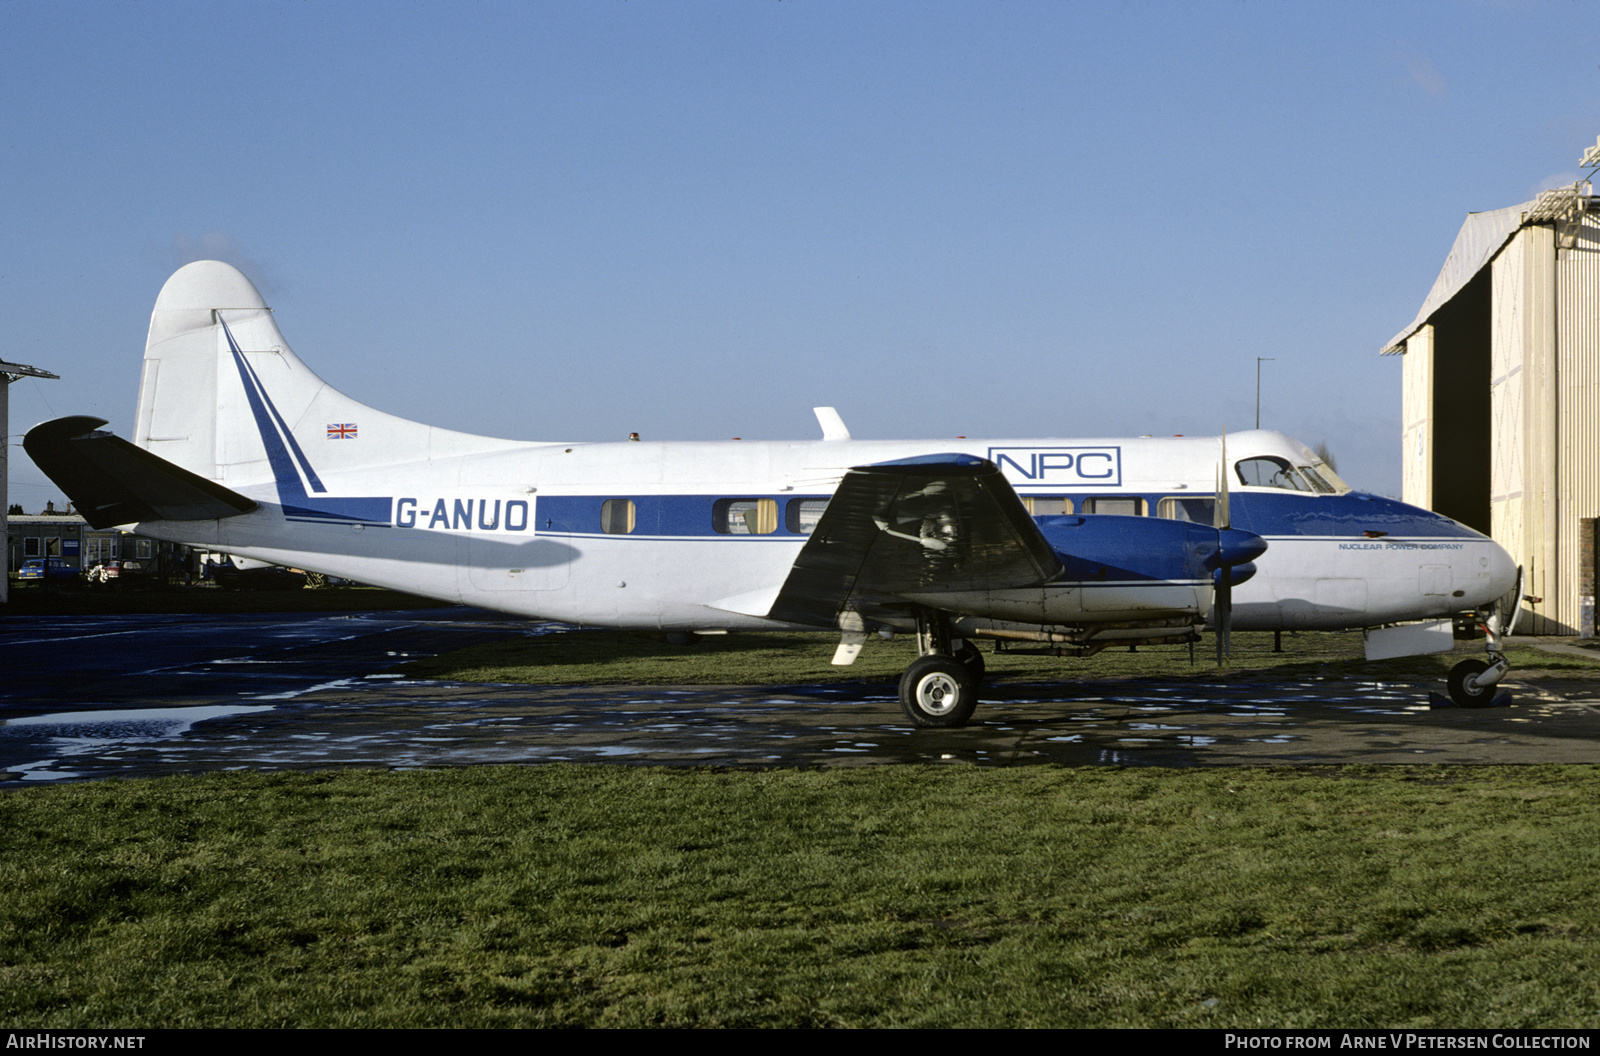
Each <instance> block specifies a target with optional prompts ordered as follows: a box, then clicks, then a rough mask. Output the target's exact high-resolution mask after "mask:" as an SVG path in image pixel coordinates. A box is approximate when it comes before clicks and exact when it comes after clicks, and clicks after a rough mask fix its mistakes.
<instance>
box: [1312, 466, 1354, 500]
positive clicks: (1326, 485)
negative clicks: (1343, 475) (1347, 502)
mask: <svg viewBox="0 0 1600 1056" xmlns="http://www.w3.org/2000/svg"><path fill="white" fill-rule="evenodd" d="M1305 472H1306V476H1308V477H1311V479H1312V483H1314V484H1317V485H1319V486H1318V488H1317V490H1318V491H1322V490H1324V489H1326V490H1327V493H1328V494H1330V495H1343V494H1344V493H1345V492H1347V491H1349V490H1350V485H1348V484H1346V483H1345V482H1344V481H1342V480H1340V479H1339V474H1337V473H1335V472H1334V471H1333V467H1332V466H1330V465H1328V464H1327V463H1326V462H1317V463H1314V464H1312V465H1309V466H1306V467H1305Z"/></svg>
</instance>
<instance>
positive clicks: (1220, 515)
mask: <svg viewBox="0 0 1600 1056" xmlns="http://www.w3.org/2000/svg"><path fill="white" fill-rule="evenodd" d="M1211 524H1212V527H1214V528H1216V530H1217V565H1218V567H1217V570H1216V571H1215V572H1213V573H1212V576H1213V577H1214V580H1215V583H1216V590H1215V593H1214V594H1213V597H1212V602H1211V610H1212V619H1213V620H1214V621H1215V623H1216V627H1215V628H1214V629H1213V631H1212V633H1213V634H1215V635H1216V639H1217V666H1218V667H1221V666H1222V665H1223V663H1224V661H1225V660H1226V659H1227V657H1228V654H1229V652H1230V648H1229V647H1230V645H1231V643H1230V642H1229V640H1228V635H1229V632H1230V631H1231V629H1232V625H1233V569H1231V568H1229V567H1228V566H1227V565H1225V564H1223V563H1222V556H1223V536H1222V533H1223V532H1226V531H1228V530H1230V529H1231V528H1232V527H1233V519H1232V517H1231V515H1230V514H1229V512H1228V429H1227V426H1223V429H1222V460H1221V461H1220V462H1218V463H1217V497H1216V500H1215V502H1214V503H1213V505H1212V515H1211Z"/></svg>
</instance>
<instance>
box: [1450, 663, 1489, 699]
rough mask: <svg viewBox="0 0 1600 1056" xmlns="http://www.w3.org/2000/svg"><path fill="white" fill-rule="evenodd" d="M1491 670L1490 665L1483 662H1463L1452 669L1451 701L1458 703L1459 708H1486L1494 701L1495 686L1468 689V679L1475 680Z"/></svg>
mask: <svg viewBox="0 0 1600 1056" xmlns="http://www.w3.org/2000/svg"><path fill="white" fill-rule="evenodd" d="M1487 670H1489V665H1488V664H1487V663H1485V662H1484V661H1482V660H1463V661H1461V662H1460V663H1459V664H1457V665H1456V666H1455V667H1452V668H1451V669H1450V699H1451V700H1453V701H1455V702H1456V706H1457V707H1462V708H1485V707H1488V706H1489V702H1490V701H1491V700H1493V699H1494V687H1493V686H1479V687H1476V688H1473V689H1468V688H1467V679H1469V678H1475V677H1477V676H1478V675H1481V674H1483V673H1484V672H1485V671H1487Z"/></svg>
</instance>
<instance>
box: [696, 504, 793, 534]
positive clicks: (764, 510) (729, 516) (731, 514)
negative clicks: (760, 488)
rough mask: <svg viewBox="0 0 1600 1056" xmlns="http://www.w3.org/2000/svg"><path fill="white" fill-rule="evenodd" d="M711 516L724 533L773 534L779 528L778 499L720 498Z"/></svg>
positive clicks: (718, 529)
mask: <svg viewBox="0 0 1600 1056" xmlns="http://www.w3.org/2000/svg"><path fill="white" fill-rule="evenodd" d="M711 517H712V521H711V526H712V527H713V528H715V529H716V530H717V531H718V532H720V533H721V534H723V535H771V534H772V533H773V532H775V531H777V530H778V500H777V499H718V500H717V502H716V505H714V506H713V507H712V510H711Z"/></svg>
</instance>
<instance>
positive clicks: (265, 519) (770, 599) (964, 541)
mask: <svg viewBox="0 0 1600 1056" xmlns="http://www.w3.org/2000/svg"><path fill="white" fill-rule="evenodd" d="M817 417H818V420H819V422H820V424H821V426H822V433H823V436H822V439H820V440H813V441H805V442H773V443H767V442H761V443H756V442H744V441H738V442H735V441H727V442H719V443H647V442H631V441H624V442H619V443H535V442H526V441H514V440H498V439H491V438H488V437H481V436H473V435H469V434H466V433H459V432H452V431H450V430H446V429H438V428H434V427H432V426H428V425H423V424H421V423H418V422H412V421H408V420H405V419H402V418H397V417H395V416H393V415H389V414H384V413H383V412H381V411H377V410H374V409H372V408H370V407H366V406H364V405H362V404H360V403H357V402H356V401H355V400H352V399H351V398H349V397H348V396H345V395H344V394H342V393H340V392H337V391H335V390H334V389H333V388H331V387H330V386H328V385H327V384H326V383H324V382H323V381H322V379H320V378H318V377H317V375H316V374H314V373H312V371H311V370H310V369H308V368H307V367H306V366H305V364H303V363H302V362H301V361H300V359H299V358H298V357H297V356H296V355H295V354H294V353H293V352H292V351H290V349H289V346H288V344H287V343H286V342H285V341H284V339H283V336H282V334H280V333H279V331H278V327H277V324H276V323H275V322H274V319H273V316H272V312H271V310H270V309H269V308H268V307H267V305H266V303H265V302H264V301H263V300H262V298H261V295H260V293H258V292H257V290H256V288H255V286H253V285H252V284H251V282H250V281H249V280H248V279H247V278H245V276H244V275H243V274H241V273H240V272H239V271H238V270H237V269H235V268H233V267H231V266H229V265H227V264H222V263H218V262H216V261H199V262H197V263H193V264H189V265H187V266H186V267H184V268H182V269H180V270H179V271H178V272H177V273H176V274H174V275H173V276H172V277H171V278H170V279H169V280H168V281H167V283H166V285H165V286H164V287H163V288H162V290H161V293H160V295H159V297H158V298H157V299H156V305H155V310H154V312H153V313H152V315H151V321H150V333H149V340H148V343H147V345H146V349H145V360H144V373H143V377H142V379H141V384H140V392H139V405H138V415H137V419H136V424H135V426H134V437H133V440H132V442H131V443H130V442H129V441H127V440H123V439H121V438H118V437H116V436H113V435H111V434H110V433H107V432H103V431H101V430H100V426H103V425H104V424H105V422H104V421H103V420H101V419H97V418H85V417H71V418H60V419H56V420H54V421H50V422H46V423H44V424H42V425H39V426H36V427H35V428H34V429H33V430H31V431H30V432H29V433H28V435H27V437H26V439H25V441H24V446H25V448H26V450H27V451H28V453H29V455H31V456H32V458H33V459H34V461H35V462H36V463H38V465H39V466H40V468H41V469H43V470H44V471H45V472H46V473H47V474H49V476H50V477H51V478H52V479H53V480H54V481H55V482H56V483H57V484H58V485H59V486H60V487H61V488H62V489H63V490H64V491H65V492H66V494H67V495H68V496H69V497H70V498H71V499H72V501H73V503H74V505H75V506H76V507H77V509H78V510H79V511H80V512H81V513H82V514H83V515H84V517H85V518H86V519H87V520H88V522H89V523H90V524H91V525H93V526H95V527H97V528H99V527H110V526H112V525H132V526H133V530H136V531H137V532H139V533H140V534H142V535H146V536H151V537H153V538H157V539H165V540H170V541H172V542H176V543H183V544H187V545H190V546H195V547H204V548H207V549H211V550H218V551H227V552H229V553H232V554H237V555H241V556H244V557H248V558H255V559H259V560H264V561H269V562H272V563H275V564H280V565H287V566H292V567H295V568H303V569H307V570H312V571H317V572H323V573H326V574H329V575H334V576H342V577H345V578H349V579H353V580H358V581H360V582H364V583H371V584H375V585H380V586H386V587H392V588H395V589H398V590H404V591H409V592H411V593H414V594H420V595H423V596H426V597H432V598H438V599H442V600H447V601H451V602H457V603H464V604H468V605H477V606H481V607H484V608H488V609H495V610H499V611H502V612H508V613H515V614H518V615H522V616H529V617H540V618H545V619H552V620H560V621H565V622H568V623H572V624H577V625H581V626H602V627H617V628H631V629H637V630H649V631H654V632H667V633H675V634H694V633H701V634H705V633H719V632H728V631H735V630H738V631H748V630H762V629H794V628H810V629H817V628H827V629H830V630H833V631H836V632H838V633H839V634H840V636H841V639H840V645H839V649H838V652H837V653H836V654H835V658H834V662H835V663H849V662H851V661H852V660H854V659H855V657H856V655H857V654H858V653H859V652H860V650H861V648H862V646H863V644H864V643H865V642H866V641H867V640H868V638H869V637H870V635H871V634H873V633H875V632H876V633H880V634H885V635H888V634H892V633H893V632H896V631H903V632H914V633H915V634H916V636H917V643H918V653H919V657H918V659H917V660H916V661H915V662H913V663H912V664H911V666H910V667H909V668H908V669H907V671H906V672H905V675H904V677H903V678H902V680H901V686H900V698H901V704H902V707H903V708H904V710H905V713H906V715H907V716H908V717H909V718H910V719H911V721H912V722H914V723H916V724H918V725H924V726H959V725H962V724H964V723H965V722H966V721H967V720H968V719H969V718H970V717H971V715H972V712H973V708H974V707H975V705H976V703H977V699H978V693H979V688H980V685H981V681H982V676H983V656H982V653H981V652H979V651H978V649H977V648H976V646H975V644H974V642H975V641H977V640H980V639H990V640H993V641H994V642H995V648H997V649H1005V650H1014V651H1034V652H1048V653H1054V654H1057V655H1077V656H1087V655H1092V654H1093V653H1095V652H1097V651H1099V650H1100V649H1103V648H1106V647H1107V646H1112V645H1132V644H1156V643H1179V642H1193V641H1195V640H1197V638H1198V635H1199V632H1200V630H1201V629H1202V628H1203V627H1205V626H1207V624H1208V623H1209V625H1210V626H1211V627H1212V629H1213V630H1215V631H1217V632H1218V634H1219V641H1220V640H1221V639H1224V638H1225V637H1226V634H1227V632H1228V629H1229V627H1230V625H1231V626H1232V627H1233V628H1237V629H1246V630H1289V629H1342V628H1358V627H1359V628H1378V627H1384V626H1386V625H1393V624H1400V623H1404V622H1406V621H1417V620H1441V619H1448V618H1450V617H1453V616H1459V615H1461V614H1467V613H1471V614H1476V615H1477V616H1478V617H1479V618H1480V620H1481V621H1482V622H1483V623H1484V624H1486V625H1488V629H1489V631H1490V634H1489V660H1490V662H1488V663H1484V662H1480V661H1466V662H1464V663H1463V664H1462V665H1458V668H1457V670H1456V672H1454V673H1453V674H1452V677H1451V680H1450V682H1451V689H1452V693H1453V694H1454V695H1455V696H1456V697H1457V699H1458V701H1460V702H1462V703H1476V702H1481V701H1486V700H1487V698H1488V696H1490V695H1491V694H1492V690H1493V687H1494V685H1495V683H1496V682H1497V681H1498V680H1499V679H1500V678H1501V677H1502V676H1503V675H1504V674H1505V670H1506V664H1505V660H1504V657H1503V655H1502V654H1501V653H1500V651H1499V649H1498V645H1497V643H1498V639H1499V634H1500V633H1501V632H1502V630H1504V629H1503V628H1501V627H1500V626H1499V623H1500V622H1501V621H1500V620H1499V619H1498V616H1497V613H1496V602H1497V599H1501V598H1502V597H1503V596H1506V595H1508V594H1511V593H1512V592H1513V591H1515V590H1517V589H1518V582H1519V576H1518V572H1517V569H1516V568H1515V567H1514V565H1513V563H1512V561H1511V558H1510V557H1509V555H1507V553H1506V552H1505V551H1504V550H1503V549H1501V548H1500V547H1499V546H1497V545H1496V544H1495V543H1494V542H1493V541H1492V540H1490V539H1488V538H1486V537H1485V536H1483V535H1481V534H1479V533H1478V532H1476V531H1473V530H1472V529H1470V528H1467V527H1465V526H1463V525H1461V524H1458V523H1456V522H1454V521H1452V520H1449V519H1448V518H1445V517H1442V516H1440V515H1438V514H1435V513H1431V512H1429V511H1427V510H1423V509H1418V508H1417V507H1414V506H1408V505H1405V504H1403V503H1400V502H1396V501H1394V500H1391V499H1384V498H1380V497H1377V496H1374V495H1368V494H1363V493H1361V492H1356V491H1352V490H1351V489H1350V488H1349V487H1348V486H1347V485H1345V484H1344V483H1343V482H1342V481H1340V480H1339V478H1338V477H1337V476H1336V475H1335V474H1334V473H1333V472H1332V470H1331V469H1330V468H1329V467H1328V466H1327V465H1325V464H1324V463H1323V462H1321V461H1320V460H1318V459H1317V458H1316V456H1314V455H1313V454H1312V453H1311V452H1310V451H1309V450H1308V449H1307V448H1306V447H1304V446H1303V445H1301V444H1299V443H1297V442H1295V441H1293V440H1291V439H1289V438H1287V437H1285V436H1282V435H1280V434H1278V433H1273V432H1265V431H1252V432H1247V433H1241V434H1235V435H1233V436H1230V437H1227V438H1226V439H1225V440H1224V439H1223V438H1217V437H1209V438H1170V439H1167V438H1162V439H1154V438H1139V439H1111V440H1106V439H1089V440H1072V439H1048V440H984V441H969V440H965V439H962V440H956V441H950V440H940V441H900V440H873V441H864V440H854V439H851V437H850V434H849V432H848V430H847V429H846V428H845V425H844V423H843V421H842V420H841V419H840V417H839V415H838V414H837V412H835V411H834V410H833V409H832V408H826V407H825V408H819V409H818V410H817ZM1235 588H1237V589H1235ZM1513 598H1514V596H1513ZM1514 600H1515V599H1514ZM1372 633H1373V635H1374V636H1377V635H1380V634H1384V633H1387V632H1383V631H1375V632H1372ZM1405 640H1406V641H1410V640H1411V639H1409V638H1408V639H1405ZM1369 641H1370V639H1369ZM1446 641H1447V642H1448V636H1446ZM1401 648H1402V649H1403V648H1405V647H1404V646H1402V647H1401ZM1436 648H1438V647H1437V646H1428V647H1417V648H1415V649H1413V650H1412V651H1431V650H1433V649H1436ZM1391 655H1402V654H1401V653H1391Z"/></svg>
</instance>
